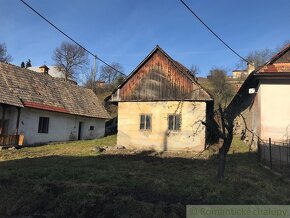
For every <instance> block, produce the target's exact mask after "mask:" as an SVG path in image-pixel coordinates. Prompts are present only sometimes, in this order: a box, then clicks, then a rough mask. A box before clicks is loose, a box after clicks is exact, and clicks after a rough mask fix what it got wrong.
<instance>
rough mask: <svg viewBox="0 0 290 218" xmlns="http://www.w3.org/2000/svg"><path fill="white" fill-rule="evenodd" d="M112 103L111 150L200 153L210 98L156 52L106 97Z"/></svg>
mask: <svg viewBox="0 0 290 218" xmlns="http://www.w3.org/2000/svg"><path fill="white" fill-rule="evenodd" d="M111 101H113V102H118V136H117V144H118V145H123V146H125V147H128V148H138V149H145V150H149V149H154V150H185V149H192V150H195V151H201V150H203V149H204V148H205V144H206V142H207V136H208V132H207V130H206V128H205V127H204V126H203V125H202V124H201V120H203V121H205V120H206V119H209V117H210V115H211V111H212V107H213V99H212V98H211V96H210V95H209V94H208V93H207V92H206V91H205V90H204V89H203V88H202V87H201V86H200V85H199V84H198V83H197V81H196V80H195V78H194V77H193V76H192V75H191V73H190V71H189V70H188V69H187V68H186V67H184V66H183V65H182V64H180V63H179V62H177V61H175V60H173V59H172V58H171V57H170V56H169V55H168V54H166V53H165V51H163V50H162V49H161V48H160V47H159V46H156V48H155V49H154V50H153V51H151V52H150V54H149V55H148V56H147V57H146V58H145V59H144V60H143V61H142V62H141V63H140V64H139V65H138V66H137V67H136V68H135V69H134V70H133V72H132V73H131V74H130V75H129V76H128V77H127V79H126V80H125V81H124V82H123V83H122V84H121V85H120V86H119V87H118V88H117V90H116V91H115V92H114V93H113V94H112V96H111Z"/></svg>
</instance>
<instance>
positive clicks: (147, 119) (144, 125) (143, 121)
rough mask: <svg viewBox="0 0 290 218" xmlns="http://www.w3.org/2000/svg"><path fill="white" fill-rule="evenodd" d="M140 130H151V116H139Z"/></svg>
mask: <svg viewBox="0 0 290 218" xmlns="http://www.w3.org/2000/svg"><path fill="white" fill-rule="evenodd" d="M140 129H141V130H150V129H151V115H148V114H142V115H141V116H140Z"/></svg>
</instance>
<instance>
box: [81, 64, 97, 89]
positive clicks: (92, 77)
mask: <svg viewBox="0 0 290 218" xmlns="http://www.w3.org/2000/svg"><path fill="white" fill-rule="evenodd" d="M97 72H98V67H97V66H96V68H94V67H92V68H91V70H90V71H89V72H88V73H87V74H86V78H85V83H84V86H85V87H87V88H89V89H92V90H93V92H95V91H96V78H97Z"/></svg>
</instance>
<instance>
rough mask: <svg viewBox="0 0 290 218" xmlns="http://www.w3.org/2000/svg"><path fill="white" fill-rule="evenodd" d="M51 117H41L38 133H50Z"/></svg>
mask: <svg viewBox="0 0 290 218" xmlns="http://www.w3.org/2000/svg"><path fill="white" fill-rule="evenodd" d="M48 126H49V118H48V117H39V123H38V133H48Z"/></svg>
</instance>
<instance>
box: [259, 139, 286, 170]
mask: <svg viewBox="0 0 290 218" xmlns="http://www.w3.org/2000/svg"><path fill="white" fill-rule="evenodd" d="M258 155H259V161H260V162H261V163H262V164H263V165H266V166H269V167H270V168H271V169H273V170H278V171H283V172H287V174H289V173H290V142H275V141H272V140H271V138H269V140H268V141H259V142H258Z"/></svg>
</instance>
